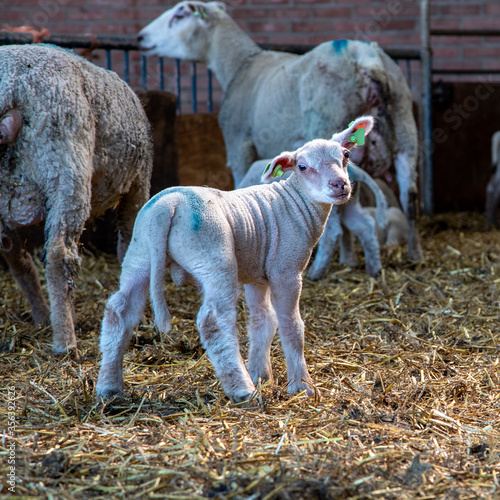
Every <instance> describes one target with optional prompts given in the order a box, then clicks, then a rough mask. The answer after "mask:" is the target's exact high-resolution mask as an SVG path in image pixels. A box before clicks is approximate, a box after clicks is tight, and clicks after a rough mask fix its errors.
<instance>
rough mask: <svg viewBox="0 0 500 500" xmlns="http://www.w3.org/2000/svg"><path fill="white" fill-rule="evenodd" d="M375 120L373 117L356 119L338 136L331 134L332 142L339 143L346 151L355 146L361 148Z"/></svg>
mask: <svg viewBox="0 0 500 500" xmlns="http://www.w3.org/2000/svg"><path fill="white" fill-rule="evenodd" d="M374 123H375V120H374V119H373V116H361V117H359V118H356V120H354V121H353V122H351V123H349V126H348V127H347V128H346V129H345V130H344V131H342V132H339V133H338V134H333V136H332V141H335V142H338V143H340V145H341V146H343V147H344V148H347V149H352V148H354V147H356V146H363V144H364V143H365V135H367V134H369V133H370V131H371V130H372V128H373V125H374Z"/></svg>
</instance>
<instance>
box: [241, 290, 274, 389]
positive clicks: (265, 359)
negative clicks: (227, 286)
mask: <svg viewBox="0 0 500 500" xmlns="http://www.w3.org/2000/svg"><path fill="white" fill-rule="evenodd" d="M245 298H246V301H247V306H248V313H249V318H248V338H249V340H250V349H249V353H248V363H247V367H248V372H249V373H250V377H251V378H252V381H253V383H254V384H257V383H258V380H259V378H260V379H261V381H262V382H265V381H267V380H270V381H271V382H272V381H273V371H272V368H271V342H272V340H273V337H274V334H275V332H276V327H277V326H278V320H277V318H276V313H275V312H274V309H273V306H272V304H271V295H270V290H269V287H268V286H267V285H245Z"/></svg>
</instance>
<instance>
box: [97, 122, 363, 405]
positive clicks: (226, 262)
mask: <svg viewBox="0 0 500 500" xmlns="http://www.w3.org/2000/svg"><path fill="white" fill-rule="evenodd" d="M372 126H373V119H372V118H371V117H361V118H358V119H357V120H356V121H355V122H354V123H353V125H352V126H351V127H349V128H348V129H346V130H344V131H343V132H341V133H339V134H335V135H334V136H333V137H332V138H331V140H325V139H316V140H313V141H311V142H308V143H306V144H305V145H304V146H303V147H301V148H300V149H298V150H296V151H294V152H284V153H281V154H280V155H279V156H277V157H276V158H274V160H273V161H272V162H271V166H270V168H269V169H268V170H267V172H266V173H265V174H264V178H270V177H271V175H272V173H274V172H275V169H276V168H278V166H279V165H281V169H282V170H283V172H286V171H289V170H290V171H293V175H291V176H290V178H289V179H287V180H285V181H283V182H275V183H271V184H267V185H257V186H251V187H248V188H245V189H236V190H234V191H219V190H217V189H212V188H207V187H180V188H179V187H177V188H171V189H167V190H165V191H162V192H161V193H159V194H158V195H156V196H154V197H153V198H151V200H150V201H149V202H148V203H146V205H145V206H144V207H143V208H142V209H141V211H140V212H139V214H138V216H137V220H136V223H135V226H134V233H133V236H132V241H131V243H130V246H129V248H128V250H127V253H126V255H125V259H124V260H123V264H122V273H121V277H120V289H119V291H118V292H116V293H115V294H114V295H112V296H111V297H110V299H109V301H108V303H107V305H106V309H105V313H104V319H103V323H102V330H101V343H100V345H101V351H102V361H101V368H100V372H99V379H98V381H97V385H96V392H97V396H98V397H104V398H105V397H109V396H111V395H113V394H115V393H120V392H122V390H123V373H122V364H123V355H124V352H125V349H126V347H127V344H128V342H129V340H130V337H131V336H132V332H133V329H134V328H135V326H136V325H137V323H138V322H139V320H140V318H141V315H142V310H143V308H144V305H145V302H146V298H147V294H148V286H149V291H150V296H151V301H152V304H153V311H154V314H155V324H156V326H157V327H158V329H159V330H160V331H162V332H165V333H166V332H168V331H169V329H170V313H169V312H168V309H167V305H166V302H165V296H164V290H163V277H164V273H165V267H166V266H170V269H171V274H172V278H173V280H174V281H175V282H176V283H178V284H181V283H183V282H184V281H186V279H188V278H191V279H192V280H194V281H195V282H196V283H197V284H198V285H199V287H200V289H201V291H202V293H203V303H202V306H201V308H200V311H199V313H198V317H197V327H198V330H199V332H200V337H201V342H202V345H203V346H204V348H205V349H206V351H207V354H208V357H209V359H210V360H211V362H212V364H213V365H214V368H215V372H216V374H217V376H218V378H219V380H220V382H221V384H222V388H223V389H224V391H225V393H226V394H227V395H228V396H229V397H231V398H232V399H233V400H235V401H244V400H246V399H248V398H249V397H251V395H252V393H253V392H254V390H255V385H254V384H255V383H257V381H258V380H259V379H261V380H263V381H266V380H269V379H272V370H271V363H270V349H271V341H272V338H273V336H274V333H275V331H276V327H277V326H279V335H280V338H281V345H282V347H283V351H284V353H285V357H286V362H287V366H288V390H289V392H300V391H304V390H305V391H307V394H308V395H313V394H314V388H313V383H312V380H311V377H310V375H309V372H308V370H307V365H306V361H305V358H304V323H303V321H302V319H301V317H300V310H299V297H300V293H301V289H302V272H303V271H304V269H305V267H306V265H307V262H308V261H309V258H310V256H311V252H312V249H313V247H314V245H316V243H317V242H318V239H319V238H320V236H321V233H322V232H323V229H324V227H325V223H326V220H327V218H328V215H329V213H330V210H331V207H332V204H342V203H345V202H347V201H348V200H349V198H350V196H351V185H350V182H349V177H348V175H347V161H348V160H347V158H348V156H349V154H348V149H351V148H353V147H354V146H355V145H356V143H353V142H351V135H352V133H353V132H354V131H355V130H356V129H358V128H359V127H365V129H366V132H369V131H370V130H371V128H372ZM238 282H240V283H243V284H244V285H245V296H246V300H247V305H248V309H247V310H248V313H249V322H248V336H249V340H250V349H249V359H248V365H247V367H248V371H247V369H246V368H245V366H244V365H243V362H242V358H241V354H240V351H239V346H238V337H237V327H236V303H237V297H238Z"/></svg>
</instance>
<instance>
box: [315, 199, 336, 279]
mask: <svg viewBox="0 0 500 500" xmlns="http://www.w3.org/2000/svg"><path fill="white" fill-rule="evenodd" d="M341 236H342V227H341V226H340V217H339V212H338V208H337V207H333V208H332V211H331V213H330V216H329V217H328V220H327V222H326V226H325V231H324V233H323V236H321V238H320V240H319V243H318V248H317V250H316V255H315V256H314V261H313V263H312V264H311V265H310V267H309V270H308V271H307V277H308V279H310V280H313V281H317V280H320V279H321V278H322V277H323V276H324V275H325V274H326V273H327V271H328V267H329V266H330V262H331V261H332V258H333V254H334V253H335V249H336V248H337V245H338V243H339V240H340V237H341Z"/></svg>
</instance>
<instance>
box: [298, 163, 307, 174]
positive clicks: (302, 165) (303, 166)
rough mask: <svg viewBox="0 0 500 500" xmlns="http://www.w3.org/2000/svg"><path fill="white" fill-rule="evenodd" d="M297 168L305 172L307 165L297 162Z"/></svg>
mask: <svg viewBox="0 0 500 500" xmlns="http://www.w3.org/2000/svg"><path fill="white" fill-rule="evenodd" d="M299 170H300V171H301V172H305V171H306V170H307V165H304V164H303V163H299Z"/></svg>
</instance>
